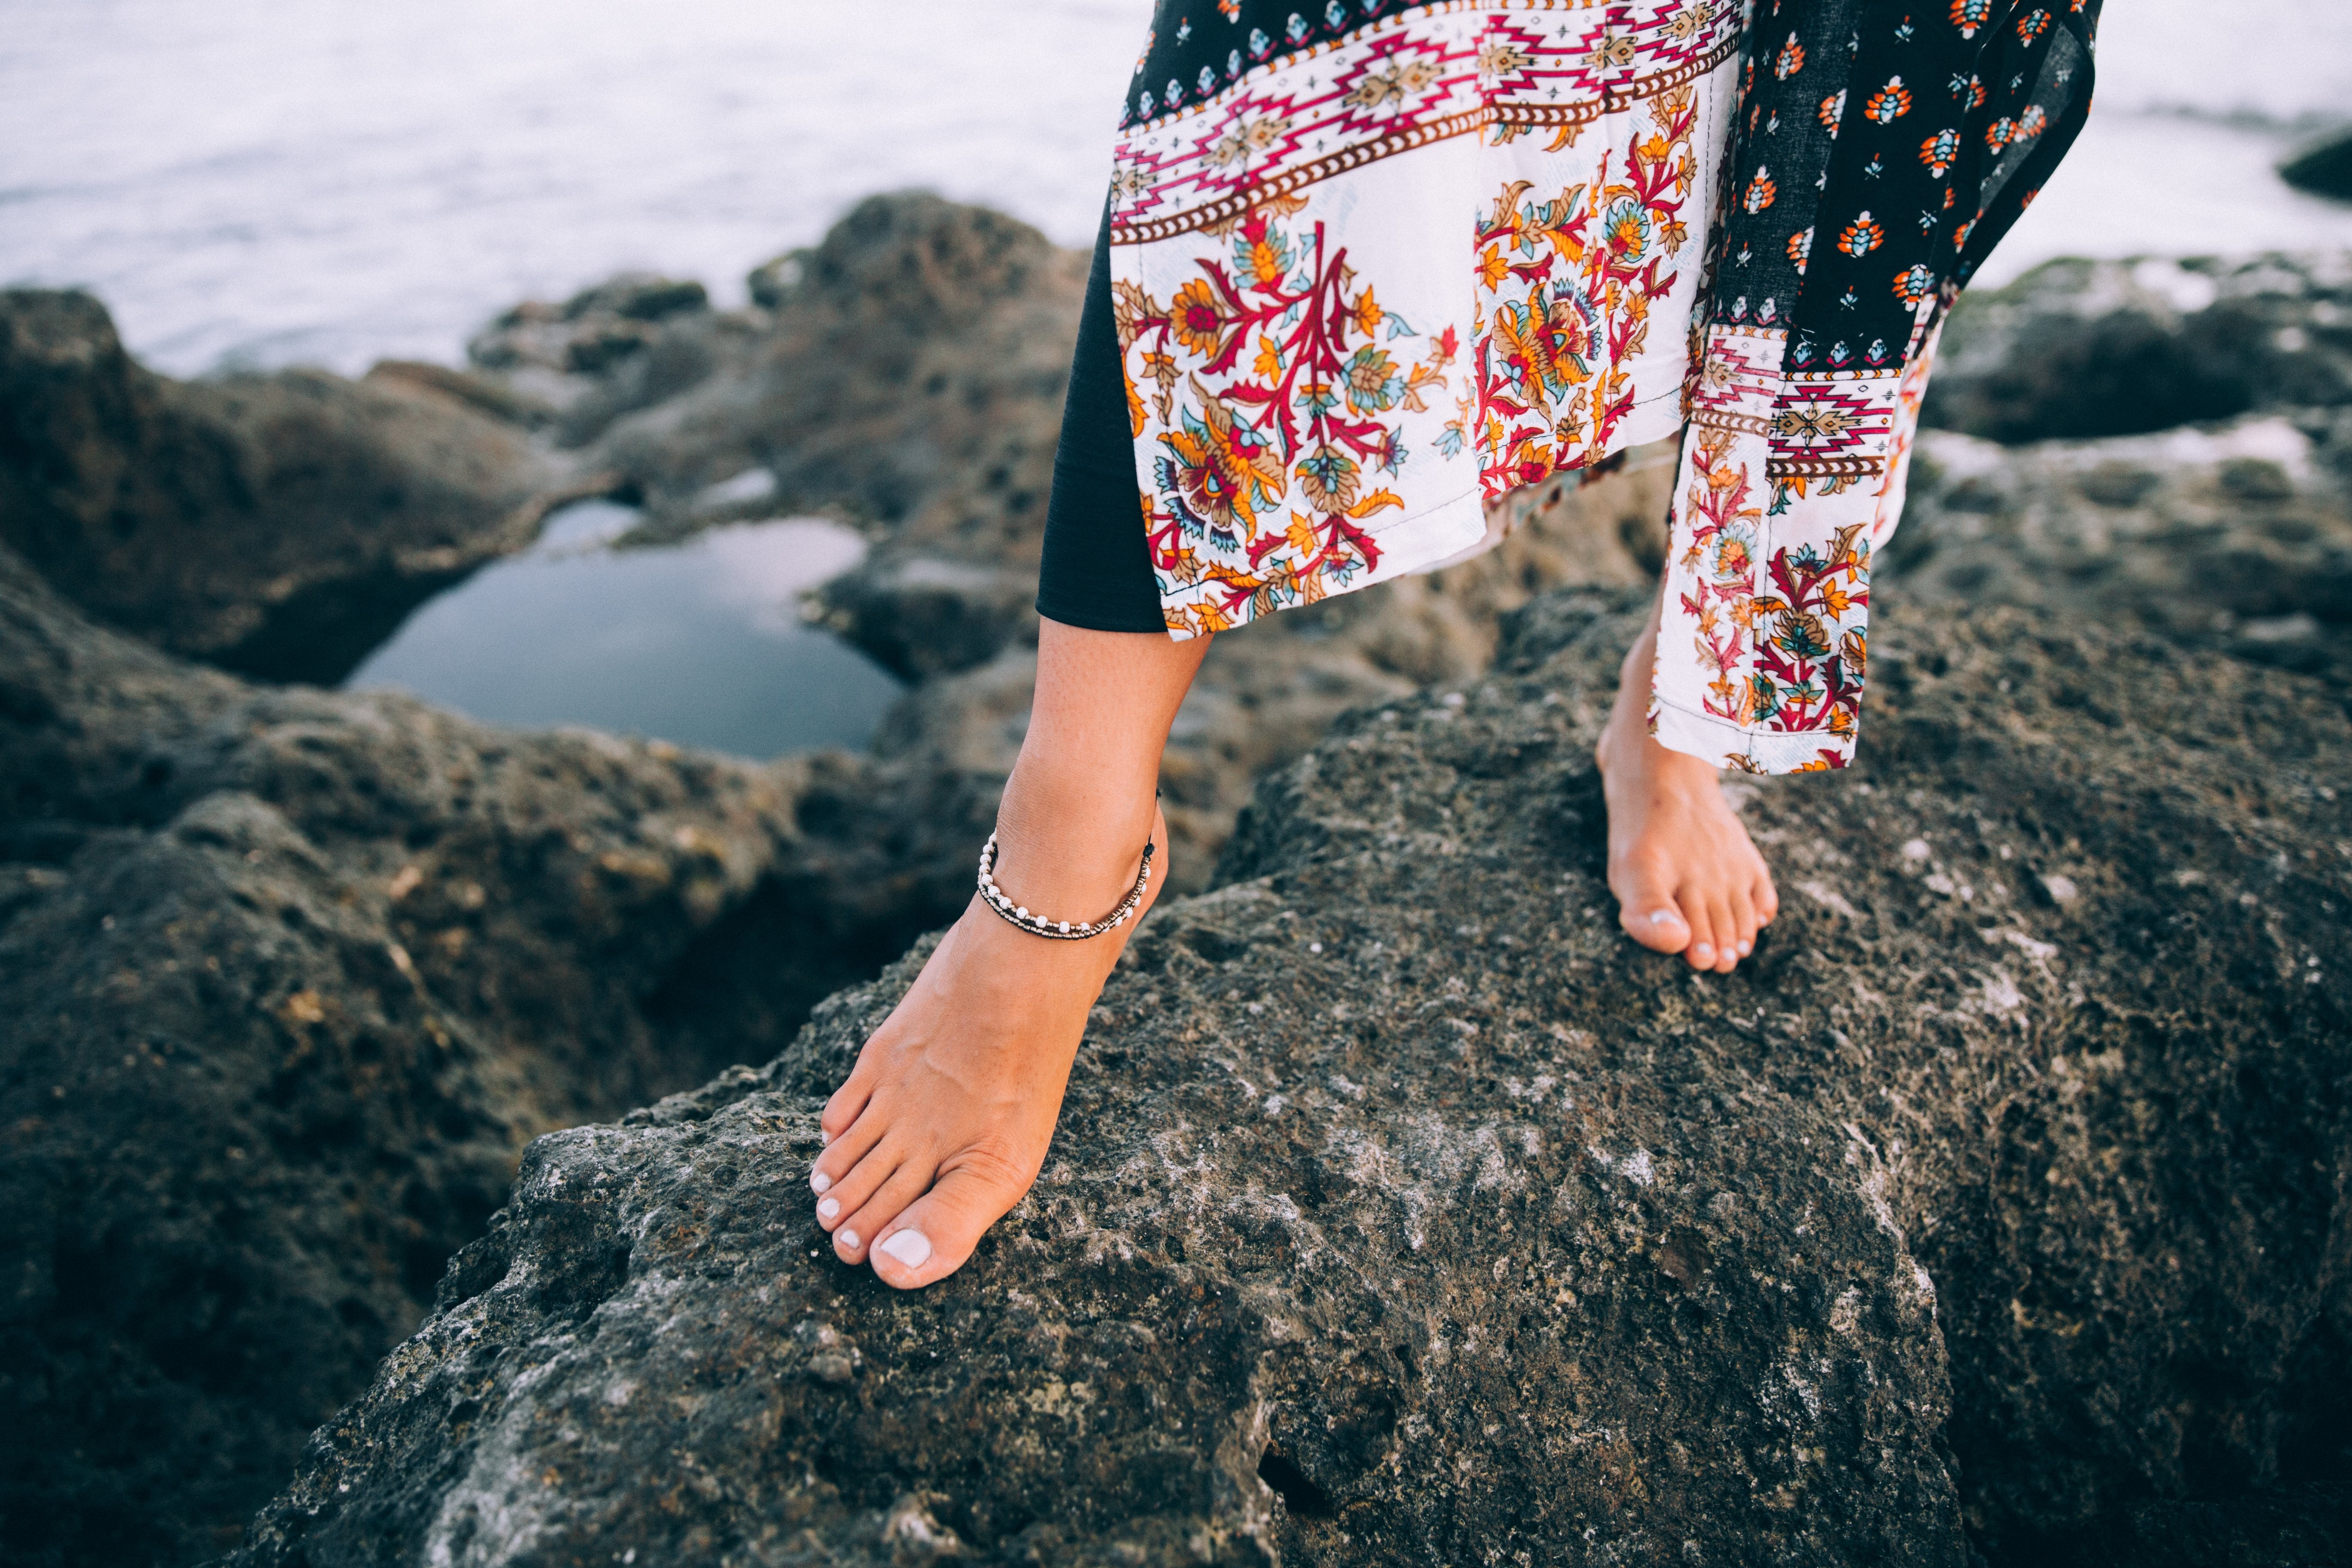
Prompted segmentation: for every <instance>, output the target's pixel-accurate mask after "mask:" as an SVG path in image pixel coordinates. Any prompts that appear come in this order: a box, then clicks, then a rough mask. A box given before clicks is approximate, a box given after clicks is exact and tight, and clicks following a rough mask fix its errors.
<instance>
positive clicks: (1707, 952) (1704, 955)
mask: <svg viewBox="0 0 2352 1568" xmlns="http://www.w3.org/2000/svg"><path fill="white" fill-rule="evenodd" d="M1691 951H1692V952H1695V953H1696V954H1698V961H1699V962H1700V963H1714V962H1715V949H1714V948H1712V947H1710V946H1708V945H1707V944H1706V942H1700V943H1698V944H1697V945H1696V946H1695V947H1693V948H1692V949H1691Z"/></svg>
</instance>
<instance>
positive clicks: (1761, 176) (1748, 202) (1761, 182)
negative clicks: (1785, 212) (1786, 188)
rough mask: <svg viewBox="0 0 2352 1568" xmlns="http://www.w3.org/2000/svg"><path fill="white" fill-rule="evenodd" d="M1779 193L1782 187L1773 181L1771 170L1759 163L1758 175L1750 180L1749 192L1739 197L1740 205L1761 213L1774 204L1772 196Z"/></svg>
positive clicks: (1750, 210)
mask: <svg viewBox="0 0 2352 1568" xmlns="http://www.w3.org/2000/svg"><path fill="white" fill-rule="evenodd" d="M1779 194H1780V187H1779V186H1778V185H1776V184H1773V183H1772V176H1771V172H1770V171H1769V170H1768V169H1766V168H1765V167H1764V166H1763V165H1762V164H1760V163H1759V164H1758V165H1757V169H1756V177H1755V178H1754V179H1752V180H1750V181H1748V189H1747V192H1746V193H1745V194H1744V195H1741V196H1740V198H1739V205H1741V206H1743V207H1746V208H1747V209H1748V211H1749V212H1752V213H1760V212H1762V211H1763V210H1764V209H1765V208H1766V207H1769V206H1770V205H1772V198H1773V197H1774V196H1775V195H1779Z"/></svg>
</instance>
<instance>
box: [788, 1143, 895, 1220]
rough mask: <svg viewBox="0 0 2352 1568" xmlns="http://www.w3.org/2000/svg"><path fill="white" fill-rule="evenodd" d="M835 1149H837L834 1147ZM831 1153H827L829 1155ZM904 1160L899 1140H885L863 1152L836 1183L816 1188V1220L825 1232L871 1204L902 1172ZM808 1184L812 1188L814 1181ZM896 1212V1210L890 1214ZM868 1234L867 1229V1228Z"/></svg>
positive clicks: (814, 1184)
mask: <svg viewBox="0 0 2352 1568" xmlns="http://www.w3.org/2000/svg"><path fill="white" fill-rule="evenodd" d="M835 1147H836V1148H837V1147H839V1145H838V1144H836V1145H835ZM831 1152H832V1150H827V1151H826V1153H827V1154H830V1153H831ZM905 1166H906V1160H905V1158H904V1152H903V1149H902V1147H901V1143H900V1141H899V1140H897V1139H891V1138H885V1139H882V1140H881V1141H880V1142H877V1143H876V1144H875V1145H874V1146H873V1147H872V1148H871V1149H869V1150H867V1151H866V1157H865V1158H864V1159H862V1160H860V1161H858V1162H857V1163H856V1164H855V1165H852V1166H851V1167H850V1168H849V1169H848V1170H847V1171H845V1172H844V1173H842V1174H841V1176H840V1178H839V1179H838V1180H836V1181H834V1182H831V1183H829V1184H826V1185H825V1186H824V1187H823V1188H820V1189H818V1191H817V1196H816V1220H817V1223H818V1224H819V1225H821V1226H824V1228H825V1229H827V1230H832V1231H836V1232H837V1231H838V1230H839V1228H840V1227H843V1226H847V1225H849V1224H850V1223H851V1221H852V1219H853V1218H854V1217H855V1216H856V1215H857V1214H858V1213H859V1212H860V1211H861V1210H863V1209H865V1208H866V1206H867V1205H869V1204H871V1203H872V1202H873V1201H874V1194H877V1193H878V1192H880V1191H881V1190H882V1189H883V1188H884V1187H885V1186H887V1185H888V1184H889V1183H890V1182H891V1180H892V1179H893V1178H895V1177H896V1176H897V1175H898V1173H899V1172H900V1171H901V1170H902V1169H904V1168H905ZM809 1185H810V1186H812V1187H814V1186H816V1182H815V1181H814V1178H812V1179H811V1181H810V1183H809ZM892 1212H893V1213H896V1212H897V1211H896V1210H893V1211H892ZM868 1230H869V1232H870V1230H871V1227H870V1226H869V1227H868Z"/></svg>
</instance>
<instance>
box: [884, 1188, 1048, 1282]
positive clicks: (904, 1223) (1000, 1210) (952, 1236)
mask: <svg viewBox="0 0 2352 1568" xmlns="http://www.w3.org/2000/svg"><path fill="white" fill-rule="evenodd" d="M1028 1190H1029V1183H1028V1181H1027V1180H1026V1179H1024V1177H1023V1176H1022V1175H1021V1174H1020V1173H1019V1172H1017V1171H1015V1170H1013V1169H1012V1168H1010V1167H1008V1166H1007V1165H1005V1164H1004V1163H1003V1162H1001V1161H995V1160H987V1159H972V1160H967V1161H964V1162H961V1163H957V1164H956V1165H955V1166H954V1167H953V1168H951V1169H949V1170H945V1171H942V1172H941V1173H940V1178H939V1180H938V1181H937V1182H935V1183H933V1184H932V1185H931V1190H930V1191H929V1192H928V1193H926V1194H923V1196H922V1197H921V1198H919V1200H917V1201H916V1202H914V1203H912V1204H909V1205H908V1206H907V1210H906V1212H905V1213H904V1214H901V1215H899V1216H898V1218H897V1220H895V1221H894V1222H892V1223H891V1224H889V1225H886V1226H880V1227H878V1228H877V1231H876V1232H875V1235H876V1238H877V1239H876V1241H875V1243H874V1247H873V1258H874V1272H875V1273H876V1274H877V1275H879V1276H880V1277H881V1279H882V1282H883V1283H884V1284H886V1285H891V1286H896V1287H897V1288H898V1289H901V1290H913V1289H919V1288H921V1287H922V1286H925V1285H929V1284H930V1283H931V1282H932V1281H934V1280H937V1279H945V1278H946V1277H947V1276H948V1275H950V1274H952V1273H954V1272H955V1271H956V1270H957V1269H959V1268H962V1267H963V1266H964V1262H965V1260H966V1259H968V1258H971V1249H972V1248H973V1247H976V1246H978V1245H979V1243H980V1238H981V1237H982V1235H983V1234H984V1233H985V1232H986V1231H987V1229H988V1227H989V1226H992V1225H994V1224H995V1223H996V1222H997V1221H998V1220H1000V1219H1003V1217H1004V1215H1005V1214H1006V1212H1007V1211H1008V1210H1010V1209H1011V1208H1012V1207H1013V1205H1014V1204H1017V1203H1019V1202H1020V1201H1021V1194H1024V1193H1025V1192H1027V1191H1028Z"/></svg>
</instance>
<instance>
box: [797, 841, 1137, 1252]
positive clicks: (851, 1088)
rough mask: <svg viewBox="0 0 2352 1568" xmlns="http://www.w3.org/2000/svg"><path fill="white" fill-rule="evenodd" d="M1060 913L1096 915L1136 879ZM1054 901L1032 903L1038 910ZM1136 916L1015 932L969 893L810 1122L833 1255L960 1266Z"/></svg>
mask: <svg viewBox="0 0 2352 1568" xmlns="http://www.w3.org/2000/svg"><path fill="white" fill-rule="evenodd" d="M1152 844H1153V846H1154V848H1153V850H1152V877H1151V883H1150V889H1149V890H1148V891H1147V892H1146V894H1145V896H1144V900H1143V902H1142V904H1141V905H1140V906H1139V908H1138V910H1137V911H1136V913H1137V918H1138V919H1139V918H1140V917H1141V915H1142V912H1143V910H1146V909H1149V908H1150V906H1151V903H1152V900H1153V899H1154V898H1155V897H1156V896H1157V894H1158V892H1159V889H1160V884H1161V882H1162V881H1163V880H1164V879H1165V877H1166V873H1167V859H1168V826H1167V821H1166V819H1165V818H1164V817H1158V816H1155V819H1154V822H1153V825H1152ZM1137 859H1139V856H1137V857H1131V858H1129V869H1128V873H1127V881H1126V882H1125V883H1123V884H1121V885H1120V886H1119V887H1118V888H1116V889H1111V890H1110V891H1109V895H1108V897H1107V898H1102V899H1099V900H1097V903H1098V904H1099V906H1100V907H1092V906H1088V907H1084V908H1072V907H1071V906H1068V905H1062V906H1059V908H1062V909H1067V910H1069V912H1070V913H1071V914H1072V916H1073V917H1074V918H1076V917H1079V916H1081V915H1082V916H1083V918H1085V919H1087V920H1094V919H1097V918H1099V917H1100V916H1101V914H1102V912H1103V910H1105V909H1108V908H1109V907H1110V906H1112V905H1115V904H1117V903H1118V901H1119V899H1120V898H1121V897H1122V896H1123V894H1124V892H1125V889H1126V888H1127V887H1130V886H1132V885H1133V883H1134V878H1135V865H1136V860H1137ZM1023 871H1024V868H1022V867H1021V866H1020V865H1018V864H1016V863H1015V862H1014V861H1013V858H1012V856H1011V854H1010V853H1009V852H1008V853H1007V855H1006V857H1005V860H1004V863H1003V866H1002V867H1001V868H1000V871H999V879H1000V881H1001V882H1002V884H1003V887H1004V888H1005V889H1006V890H1007V891H1008V892H1013V893H1014V896H1016V897H1028V896H1031V895H1029V894H1028V893H1027V892H1026V891H1025V889H1026V888H1028V887H1032V886H1036V885H1038V883H1037V880H1036V879H1035V878H1034V865H1033V868H1032V875H1031V876H1030V877H1029V878H1027V879H1024V875H1023ZM1038 907H1039V908H1040V909H1041V910H1043V909H1055V908H1056V907H1057V906H1055V905H1054V904H1052V903H1049V902H1047V901H1045V899H1044V898H1043V897H1042V896H1040V898H1039V906H1038ZM1135 924H1136V922H1135V921H1132V920H1130V921H1129V922H1128V923H1127V924H1126V925H1124V926H1122V927H1120V928H1119V929H1118V930H1117V931H1109V932H1107V933H1106V934H1104V935H1102V936H1098V937H1092V938H1089V939H1087V940H1086V941H1084V942H1055V941H1052V940H1049V939H1047V938H1045V937H1038V936H1032V935H1030V934H1029V933H1028V932H1026V931H1021V930H1019V929H1017V928H1016V927H1014V926H1013V925H1012V924H1011V923H1010V922H1008V921H1005V920H1003V918H1002V917H1000V916H999V915H997V914H996V913H995V912H994V911H992V910H990V909H989V908H988V907H987V906H986V905H984V904H982V902H981V901H980V900H979V899H978V898H974V899H973V900H972V901H971V904H970V905H969V906H967V907H966V908H965V910H964V912H963V915H962V918H961V919H960V920H958V921H956V923H955V924H954V925H953V926H951V927H950V928H949V931H948V934H947V935H946V936H945V937H944V938H942V939H941V941H940V945H939V947H938V948H937V949H936V950H935V951H934V952H932V954H931V957H930V961H929V963H925V964H924V965H923V972H922V973H921V974H920V975H919V976H918V977H917V978H916V981H915V984H914V986H913V987H912V989H910V990H909V991H908V993H907V994H906V996H905V998H904V999H903V1000H902V1001H900V1002H899V1004H898V1007H897V1008H896V1009H894V1010H893V1011H892V1013H891V1014H890V1016H889V1017H888V1018H887V1019H886V1020H884V1022H883V1025H882V1026H881V1027H880V1028H878V1029H877V1030H876V1031H874V1035H873V1037H872V1038H871V1039H868V1040H867V1041H866V1047H865V1049H864V1050H862V1051H860V1052H859V1053H858V1058H857V1066H856V1068H854V1069H853V1070H852V1071H851V1072H850V1075H849V1078H848V1079H847V1080H846V1081H845V1082H844V1083H843V1084H842V1086H841V1088H840V1089H837V1090H835V1093H834V1096H833V1099H832V1100H829V1101H828V1102H827V1103H826V1105H825V1108H824V1118H823V1120H822V1122H821V1125H822V1126H823V1128H824V1135H825V1138H826V1140H827V1143H826V1147H825V1151H824V1153H823V1154H822V1155H820V1156H819V1157H818V1159H817V1161H816V1164H815V1167H814V1170H813V1171H812V1172H811V1173H810V1175H809V1185H810V1186H811V1187H812V1188H814V1190H815V1192H816V1194H817V1205H816V1211H817V1223H819V1224H820V1225H822V1226H824V1228H825V1229H826V1230H828V1231H831V1232H832V1233H833V1249H834V1251H835V1253H836V1254H837V1255H839V1257H840V1258H842V1260H843V1261H845V1262H848V1263H861V1262H864V1261H866V1260H867V1259H868V1258H871V1259H872V1261H873V1264H874V1272H875V1273H877V1274H878V1275H880V1276H881V1277H882V1279H883V1280H884V1281H885V1282H886V1283H887V1284H891V1285H895V1286H898V1288H900V1289H913V1288H915V1287H917V1286H921V1285H928V1284H929V1283H931V1282H932V1281H933V1280H935V1279H942V1278H944V1277H945V1276H947V1275H950V1274H952V1273H954V1272H955V1271H956V1270H957V1269H958V1268H961V1267H963V1263H964V1260H965V1259H966V1258H970V1257H971V1249H972V1247H974V1246H975V1245H976V1244H978V1242H979V1240H980V1238H981V1236H982V1233H983V1232H984V1231H986V1230H987V1229H988V1227H989V1226H992V1225H994V1224H995V1223H996V1222H997V1221H998V1220H999V1219H1001V1218H1003V1216H1004V1215H1005V1213H1006V1211H1008V1210H1010V1209H1011V1208H1012V1207H1013V1205H1014V1204H1017V1203H1019V1202H1020V1201H1021V1198H1022V1194H1024V1193H1026V1192H1028V1190H1029V1186H1030V1184H1031V1183H1033V1182H1034V1181H1035V1180H1036V1179H1037V1173H1038V1171H1039V1169H1040V1168H1041V1167H1042V1166H1043V1165H1044V1163H1045V1150H1046V1147H1047V1145H1048V1144H1050V1143H1051V1142H1053V1139H1054V1123H1055V1119H1056V1118H1057V1117H1058V1116H1059V1115H1060V1113H1061V1109H1062V1091H1063V1089H1064V1088H1065V1087H1066V1085H1067V1083H1068V1081H1069V1077H1070V1063H1071V1061H1072V1060H1073V1058H1075V1057H1076V1054H1077V1049H1078V1041H1079V1039H1080V1037H1082V1036H1083V1035H1084V1034H1085V1033H1086V1026H1087V1011H1088V1010H1089V1009H1090V1008H1091V1007H1093V1005H1094V1001H1095V997H1096V996H1097V994H1100V992H1101V990H1102V987H1103V982H1104V981H1105V980H1107V979H1108V978H1109V977H1110V971H1111V966H1112V965H1113V964H1115V963H1118V955H1119V953H1120V952H1122V951H1123V950H1124V949H1125V947H1126V945H1127V939H1128V937H1129V934H1130V933H1132V932H1133V931H1134V930H1135Z"/></svg>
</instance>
